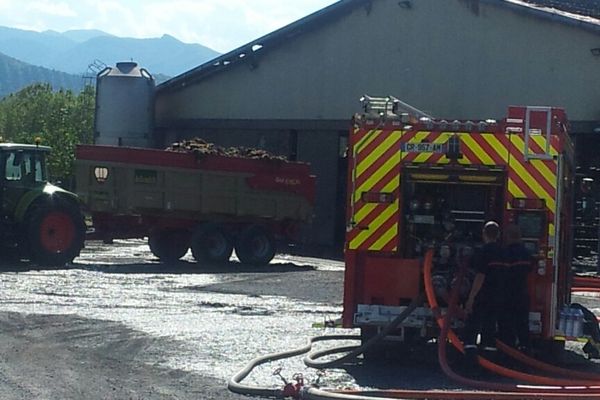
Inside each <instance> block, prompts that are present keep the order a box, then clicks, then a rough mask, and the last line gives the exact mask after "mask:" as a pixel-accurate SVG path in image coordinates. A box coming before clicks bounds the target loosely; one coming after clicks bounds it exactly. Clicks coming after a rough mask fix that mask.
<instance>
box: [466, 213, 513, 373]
mask: <svg viewBox="0 0 600 400" xmlns="http://www.w3.org/2000/svg"><path fill="white" fill-rule="evenodd" d="M482 237H483V243H484V244H483V246H482V247H480V248H477V249H476V250H475V253H474V254H473V258H472V263H471V265H472V269H474V270H475V272H476V275H475V279H474V281H473V285H472V287H471V290H470V292H469V297H468V299H467V302H466V303H465V312H466V314H467V320H466V322H465V329H464V337H463V342H464V349H465V355H466V356H467V357H468V358H469V361H470V362H475V359H476V356H477V353H478V351H477V349H478V347H477V335H478V334H481V342H480V344H481V347H482V349H483V352H484V354H486V355H487V356H488V357H490V356H492V357H493V356H494V355H495V354H496V325H497V321H498V317H499V314H500V307H501V305H502V304H501V302H500V299H501V293H500V291H501V290H502V287H503V284H502V280H503V274H504V268H502V265H503V264H502V248H501V246H500V244H499V243H498V239H499V237H500V227H499V225H498V224H497V223H496V222H494V221H489V222H487V223H486V224H485V225H484V227H483V232H482Z"/></svg>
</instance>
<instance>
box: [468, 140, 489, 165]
mask: <svg viewBox="0 0 600 400" xmlns="http://www.w3.org/2000/svg"><path fill="white" fill-rule="evenodd" d="M460 139H461V142H463V143H464V144H465V145H466V146H467V147H468V148H469V149H470V150H471V151H472V152H473V153H475V154H476V155H477V157H478V158H479V159H480V160H481V161H482V162H483V164H484V165H494V164H495V162H494V160H493V159H492V157H490V156H489V155H488V154H487V152H486V151H485V150H483V148H481V145H479V143H477V141H475V139H473V136H472V135H461V137H460Z"/></svg>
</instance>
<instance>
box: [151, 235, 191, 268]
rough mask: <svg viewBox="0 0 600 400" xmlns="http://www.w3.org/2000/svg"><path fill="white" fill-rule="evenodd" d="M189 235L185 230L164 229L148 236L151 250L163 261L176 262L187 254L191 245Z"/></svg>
mask: <svg viewBox="0 0 600 400" xmlns="http://www.w3.org/2000/svg"><path fill="white" fill-rule="evenodd" d="M188 236H189V235H188V234H187V233H185V232H183V231H175V230H163V231H158V232H154V233H151V234H150V235H149V236H148V247H150V251H151V252H152V254H154V255H155V256H156V257H158V258H159V259H160V261H161V262H175V261H177V260H179V259H180V258H181V257H183V256H185V253H187V251H188V249H189V248H190V245H189V237H188Z"/></svg>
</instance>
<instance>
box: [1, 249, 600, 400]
mask: <svg viewBox="0 0 600 400" xmlns="http://www.w3.org/2000/svg"><path fill="white" fill-rule="evenodd" d="M581 272H585V270H582V271H581ZM588 272H590V271H588ZM342 287H343V263H342V262H340V261H335V260H327V259H318V258H307V257H299V256H291V255H278V256H277V257H276V259H275V262H274V264H272V265H270V266H268V267H264V268H248V267H244V266H242V265H240V264H239V263H238V262H236V260H235V259H234V260H232V262H230V263H229V264H227V265H225V266H220V267H209V268H207V267H205V268H199V267H198V266H197V265H196V264H194V263H192V262H191V256H190V255H189V254H188V256H186V258H185V259H184V260H183V261H182V262H180V263H177V264H176V265H163V264H160V263H158V262H157V260H156V259H155V258H154V257H153V256H152V255H151V254H150V253H149V251H148V249H147V246H146V245H145V243H144V242H142V241H136V240H130V241H115V243H114V244H112V245H104V244H101V243H99V242H91V243H89V244H88V247H87V248H86V249H85V251H84V252H83V253H82V255H81V257H79V258H78V259H76V260H75V263H74V264H73V265H71V266H69V268H64V269H56V270H38V269H36V268H35V267H32V266H30V265H28V264H25V263H16V264H10V263H6V262H5V263H4V264H3V265H2V270H1V272H0V290H1V291H2V293H3V295H2V297H1V298H0V393H1V395H0V398H1V399H3V400H4V399H7V400H12V399H57V400H58V399H61V400H62V399H91V400H100V399H134V400H141V399H147V400H155V399H203V400H217V399H225V400H228V399H241V398H245V397H243V396H239V395H236V394H234V393H231V392H229V391H228V390H227V388H226V383H227V380H228V379H229V378H230V377H231V376H233V375H234V374H235V373H236V372H237V371H238V370H239V369H241V368H242V367H243V366H245V365H246V363H247V362H248V361H249V360H251V359H253V358H255V357H258V356H262V355H264V354H268V353H273V352H279V351H282V350H289V349H291V348H295V347H299V346H301V345H304V344H305V343H306V341H307V339H308V338H310V337H312V336H316V335H322V334H338V333H345V334H353V333H356V332H349V331H347V330H340V329H326V330H324V329H323V328H315V327H313V324H314V323H315V322H317V323H318V322H324V321H327V320H331V319H334V318H337V317H339V316H340V314H341V310H342V307H341V299H342V290H343V289H342ZM574 301H578V302H581V303H583V304H585V305H586V306H588V307H589V308H591V309H592V310H593V311H595V312H596V314H597V315H600V298H598V297H597V296H595V295H592V294H588V295H582V296H577V297H576V298H575V299H574ZM325 346H329V345H328V344H322V345H320V348H323V347H325ZM318 348H319V347H318ZM569 349H570V351H568V352H567V353H566V354H565V357H564V358H563V360H562V362H563V365H564V366H567V367H569V368H586V369H588V370H593V371H597V372H599V373H600V364H598V363H597V362H590V361H588V360H586V359H585V358H584V357H583V355H582V353H581V346H580V345H578V344H573V343H570V344H569ZM451 362H453V365H455V366H457V365H456V361H454V359H451ZM276 367H282V368H283V371H282V374H283V375H284V376H285V377H287V378H290V377H291V376H292V375H293V374H294V373H297V372H299V373H302V374H304V375H305V376H306V378H307V380H308V381H309V382H315V381H317V380H318V381H319V383H320V384H321V385H323V386H325V387H335V388H359V387H360V388H383V389H385V388H395V387H405V388H413V389H428V388H448V389H456V388H457V386H456V385H455V384H454V383H453V382H451V381H449V380H448V379H447V378H446V377H445V376H444V374H443V373H442V372H441V370H440V369H439V367H438V365H437V361H436V354H435V348H434V346H429V347H425V348H422V349H420V350H419V351H418V352H413V353H409V354H403V355H402V357H392V360H388V361H386V362H378V363H369V364H362V363H359V364H352V365H347V366H345V367H344V368H339V369H331V370H328V371H327V372H326V373H325V374H324V375H321V374H317V373H316V372H315V371H314V370H311V369H308V368H306V367H305V366H304V364H303V362H302V360H301V358H300V357H296V358H293V359H290V360H285V361H281V362H276V363H271V364H268V365H265V366H261V367H259V368H257V369H256V371H255V372H253V374H252V375H251V376H250V377H249V378H248V379H247V383H249V384H253V385H257V386H268V387H281V386H282V384H281V381H280V379H279V378H278V377H275V376H273V375H272V371H273V370H274V369H275V368H276Z"/></svg>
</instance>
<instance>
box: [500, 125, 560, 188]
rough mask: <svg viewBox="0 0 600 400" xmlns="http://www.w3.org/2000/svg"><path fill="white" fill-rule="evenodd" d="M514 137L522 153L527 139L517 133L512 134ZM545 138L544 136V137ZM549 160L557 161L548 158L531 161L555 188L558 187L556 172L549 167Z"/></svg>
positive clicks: (514, 141) (515, 143)
mask: <svg viewBox="0 0 600 400" xmlns="http://www.w3.org/2000/svg"><path fill="white" fill-rule="evenodd" d="M511 139H513V143H514V145H515V146H516V148H517V150H519V153H522V151H521V149H524V148H525V141H524V140H523V138H521V137H520V136H517V135H512V138H511ZM542 139H544V138H542ZM543 141H544V143H545V142H546V141H545V140H543ZM548 162H553V163H556V161H555V160H552V161H550V160H548V161H544V160H535V159H533V160H529V163H530V164H531V165H532V166H533V167H534V168H535V169H537V170H538V171H539V172H540V174H541V175H542V176H543V177H544V179H545V180H546V182H548V183H549V184H550V185H552V187H553V188H554V189H556V183H557V182H556V174H554V173H552V171H550V168H548V166H547V164H546V163H548Z"/></svg>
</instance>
